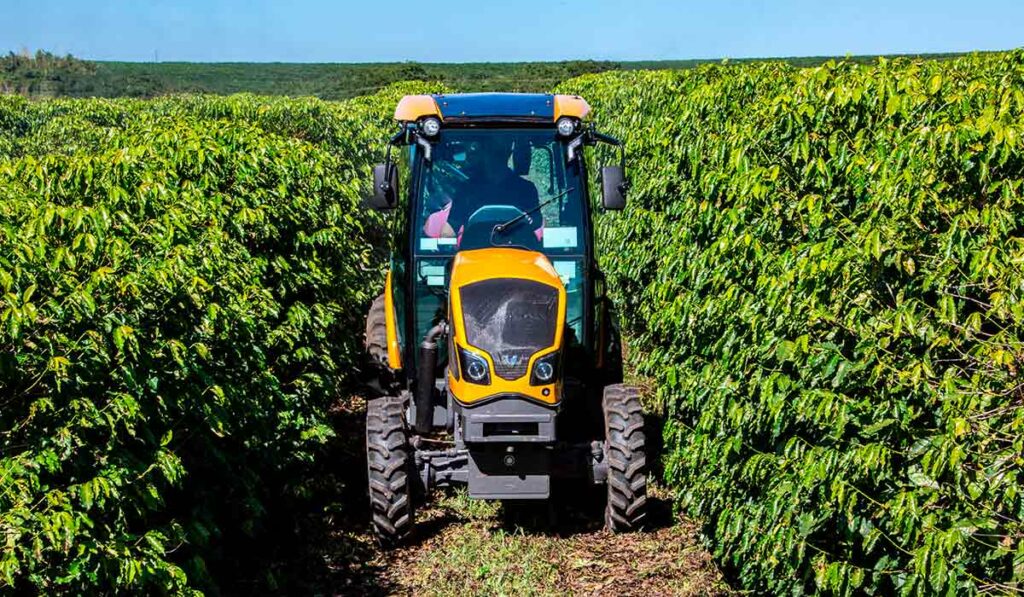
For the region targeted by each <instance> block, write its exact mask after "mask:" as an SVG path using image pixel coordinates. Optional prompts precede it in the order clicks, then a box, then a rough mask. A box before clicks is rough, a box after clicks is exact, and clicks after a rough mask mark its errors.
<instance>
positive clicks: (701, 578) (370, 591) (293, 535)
mask: <svg viewBox="0 0 1024 597" xmlns="http://www.w3.org/2000/svg"><path fill="white" fill-rule="evenodd" d="M363 407H364V404H363V403H362V401H361V400H358V399H356V400H349V401H346V402H344V403H342V404H339V405H338V407H337V408H336V409H335V411H334V412H333V418H334V422H335V429H336V431H337V434H338V435H337V439H336V441H335V442H334V445H332V446H331V449H330V451H329V452H330V453H329V454H328V456H327V458H326V462H328V463H329V464H328V465H327V466H326V467H325V470H322V471H320V474H318V475H317V476H316V478H315V479H313V480H312V488H311V489H310V491H311V494H312V497H311V498H307V499H305V500H304V501H303V502H302V503H303V504H304V507H303V511H302V512H298V513H296V512H294V510H293V511H292V516H291V517H290V518H289V522H288V524H286V525H282V526H281V527H280V528H277V529H273V530H272V532H271V533H269V534H270V535H271V538H270V540H269V541H267V540H264V541H260V542H259V543H260V546H259V549H260V550H261V555H260V556H259V558H258V560H259V561H263V562H266V564H265V565H260V564H258V563H253V562H252V561H249V562H247V563H243V562H242V561H239V562H238V564H239V565H240V567H242V568H243V569H241V570H237V571H236V574H237V579H238V580H237V582H235V583H233V584H232V586H230V587H226V590H225V592H227V593H244V594H252V593H254V592H257V593H262V592H265V591H267V590H269V591H271V592H280V593H283V594H297V595H459V596H460V597H464V596H471V595H481V596H482V595H488V596H489V595H723V594H729V593H730V589H729V587H728V585H727V584H726V583H725V582H724V581H723V579H722V575H721V573H720V572H719V571H718V569H717V568H716V567H715V565H714V563H713V561H712V559H711V557H710V555H709V554H708V553H707V552H706V551H705V550H704V549H703V548H702V547H701V546H700V543H699V541H698V535H697V526H696V525H695V524H693V523H692V522H690V521H687V520H685V519H683V518H681V517H678V516H676V515H673V513H672V508H671V500H670V499H669V496H668V495H667V493H666V492H665V491H664V490H663V489H662V488H660V487H659V486H657V485H652V486H651V488H650V505H651V509H650V513H649V520H648V529H647V530H645V531H643V532H639V533H631V534H624V535H611V534H609V533H608V532H606V531H604V530H603V528H602V524H601V511H600V503H599V500H595V499H592V497H593V495H594V494H597V492H599V491H601V490H602V489H603V488H595V489H596V490H597V491H595V492H594V494H589V495H588V493H587V491H581V490H580V488H579V487H576V488H563V487H558V486H555V487H554V488H553V493H554V495H555V496H556V497H555V499H554V500H552V504H551V505H550V506H547V505H545V504H539V503H526V504H511V503H509V504H501V503H492V502H480V501H475V500H470V499H468V498H467V497H466V495H465V493H464V492H460V491H454V490H452V491H444V492H435V494H434V495H433V496H431V499H430V501H429V502H428V503H427V504H425V505H421V506H420V508H419V509H418V510H417V512H416V530H415V534H414V536H413V538H412V541H410V542H409V544H408V545H406V546H404V547H402V548H400V549H397V550H394V551H382V550H381V549H379V548H378V546H377V544H376V541H375V540H374V538H373V536H372V532H371V531H370V529H369V527H368V524H367V522H368V519H369V514H368V504H367V502H368V500H367V498H366V495H365V491H366V489H365V476H366V468H365V467H366V463H365V455H364V449H363V445H362V443H363V437H364V427H363ZM321 460H324V459H321ZM268 543H269V544H271V545H268Z"/></svg>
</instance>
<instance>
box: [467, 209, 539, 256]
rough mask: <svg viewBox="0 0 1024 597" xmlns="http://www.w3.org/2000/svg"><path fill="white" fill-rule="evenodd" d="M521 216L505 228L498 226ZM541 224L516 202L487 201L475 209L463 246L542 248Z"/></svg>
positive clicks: (469, 247)
mask: <svg viewBox="0 0 1024 597" xmlns="http://www.w3.org/2000/svg"><path fill="white" fill-rule="evenodd" d="M515 218H520V219H519V221H517V222H516V223H515V224H512V225H510V226H508V227H507V228H505V229H504V230H502V231H500V232H499V231H498V230H496V227H497V226H498V225H500V224H504V223H506V222H509V221H511V220H513V219H515ZM536 227H537V224H536V222H535V221H534V219H533V217H531V216H529V215H526V212H524V211H523V210H521V209H519V208H518V207H515V206H512V205H484V206H483V207H480V208H479V209H477V210H476V211H474V212H473V213H472V214H471V215H470V216H469V219H468V220H466V226H465V228H463V231H462V241H461V242H460V243H459V248H460V249H462V250H468V249H483V248H487V247H519V248H522V249H527V250H530V251H539V250H540V248H541V246H540V241H539V240H537V234H536V233H535V232H534V229H535V228H536Z"/></svg>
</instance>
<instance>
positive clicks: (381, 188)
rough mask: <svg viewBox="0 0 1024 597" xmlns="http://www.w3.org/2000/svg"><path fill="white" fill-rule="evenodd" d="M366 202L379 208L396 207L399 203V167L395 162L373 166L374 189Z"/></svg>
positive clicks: (374, 207)
mask: <svg viewBox="0 0 1024 597" xmlns="http://www.w3.org/2000/svg"><path fill="white" fill-rule="evenodd" d="M366 204H367V205H368V206H369V207H371V208H373V209H377V210H387V209H394V208H395V206H397V205H398V168H396V167H395V165H394V164H393V163H391V162H388V163H384V164H377V165H375V166H374V167H373V191H372V192H371V193H370V196H369V198H367V200H366Z"/></svg>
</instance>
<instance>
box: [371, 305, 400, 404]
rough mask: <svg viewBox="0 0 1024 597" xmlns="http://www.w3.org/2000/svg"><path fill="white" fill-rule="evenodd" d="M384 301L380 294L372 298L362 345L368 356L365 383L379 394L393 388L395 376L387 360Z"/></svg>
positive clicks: (386, 392)
mask: <svg viewBox="0 0 1024 597" xmlns="http://www.w3.org/2000/svg"><path fill="white" fill-rule="evenodd" d="M385 306H386V303H385V302H384V295H383V294H381V295H380V296H378V297H377V298H375V299H373V304H371V305H370V312H369V313H368V314H367V315H366V336H365V341H364V346H365V347H366V354H367V356H368V357H369V363H368V371H367V373H368V377H369V379H368V380H367V385H369V386H370V387H371V388H372V389H373V390H375V391H376V392H377V393H379V394H389V393H392V392H393V391H394V390H395V387H394V386H395V376H394V373H392V370H391V364H390V363H389V362H388V329H387V323H386V321H385V317H387V314H386V311H385Z"/></svg>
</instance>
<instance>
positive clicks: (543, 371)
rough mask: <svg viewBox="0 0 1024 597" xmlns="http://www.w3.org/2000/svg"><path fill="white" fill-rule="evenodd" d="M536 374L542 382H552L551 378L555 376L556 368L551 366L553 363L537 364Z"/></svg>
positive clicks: (542, 362)
mask: <svg viewBox="0 0 1024 597" xmlns="http://www.w3.org/2000/svg"><path fill="white" fill-rule="evenodd" d="M534 373H536V375H537V379H539V380H541V381H551V377H552V376H553V375H554V374H555V368H554V367H552V366H551V363H549V362H547V361H541V362H539V363H537V367H536V369H534Z"/></svg>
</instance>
